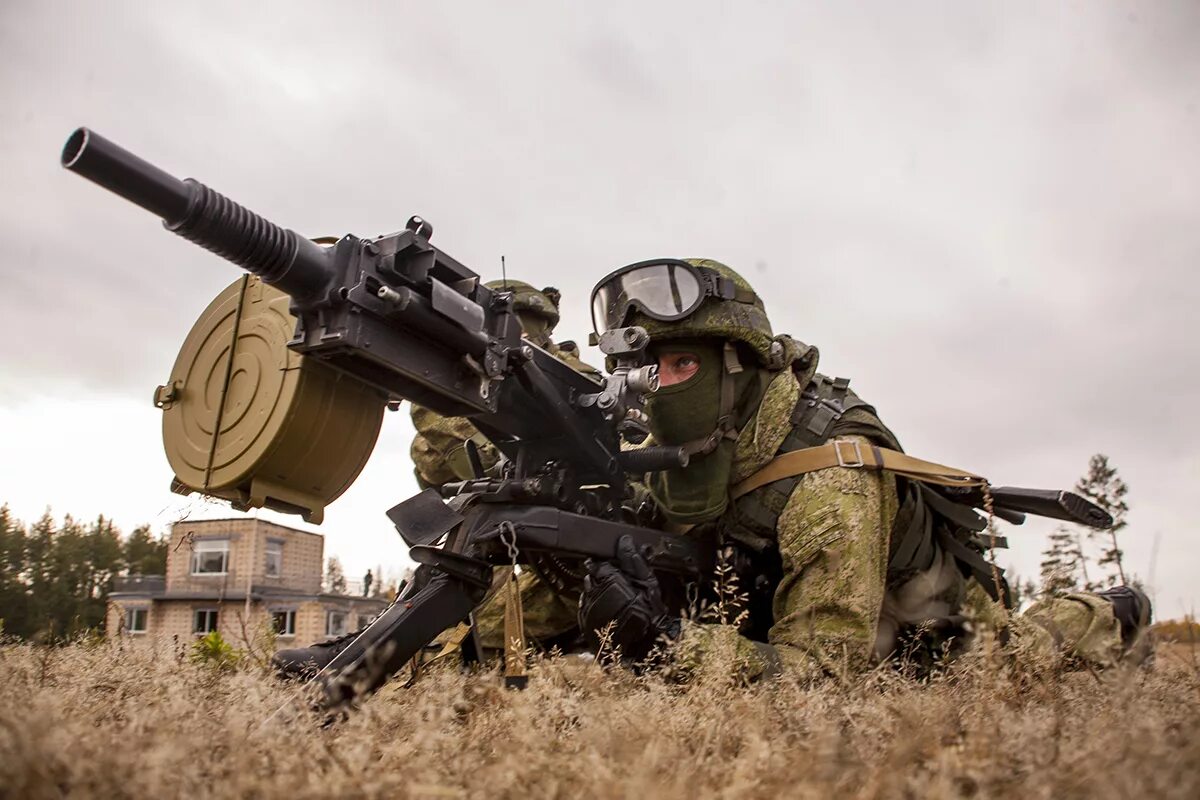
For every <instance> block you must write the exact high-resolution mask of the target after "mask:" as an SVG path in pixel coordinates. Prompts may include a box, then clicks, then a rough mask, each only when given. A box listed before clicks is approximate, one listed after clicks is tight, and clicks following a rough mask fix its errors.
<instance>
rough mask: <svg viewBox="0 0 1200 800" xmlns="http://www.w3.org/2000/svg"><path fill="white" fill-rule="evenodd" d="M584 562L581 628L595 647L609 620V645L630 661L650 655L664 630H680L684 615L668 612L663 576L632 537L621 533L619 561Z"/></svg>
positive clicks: (671, 634)
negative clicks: (661, 586) (660, 579)
mask: <svg viewBox="0 0 1200 800" xmlns="http://www.w3.org/2000/svg"><path fill="white" fill-rule="evenodd" d="M585 566H586V567H587V575H585V576H584V579H583V594H582V595H581V596H580V598H579V627H580V629H581V630H582V631H583V633H584V636H585V637H587V640H588V642H589V643H591V645H592V646H593V647H596V646H598V645H599V637H598V636H597V632H598V631H603V630H604V629H605V627H607V626H608V625H609V624H610V623H611V625H612V628H611V630H610V634H609V635H610V637H611V639H610V645H611V646H612V647H617V648H620V650H621V654H622V656H624V657H625V659H627V660H631V661H639V660H641V659H643V658H645V656H646V654H647V653H648V652H649V651H650V648H651V647H652V646H653V645H654V642H655V640H656V639H658V637H659V636H660V635H663V634H665V635H666V636H667V637H668V638H673V637H674V636H677V635H678V634H679V620H678V619H674V618H672V617H669V616H668V615H667V606H666V604H665V603H664V602H663V599H662V591H661V590H660V589H659V586H658V578H656V577H654V573H653V572H652V571H651V569H650V567H649V565H648V564H646V560H645V559H644V558H642V556H641V555H640V554H639V553H638V551H637V548H636V547H635V546H634V544H633V539H632V538H631V537H629V536H622V537H621V539H620V540H619V541H618V542H617V558H616V560H615V561H601V562H594V561H592V560H590V559H589V560H588V561H587V562H586V564H585Z"/></svg>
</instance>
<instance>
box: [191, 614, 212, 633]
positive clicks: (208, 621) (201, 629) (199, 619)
mask: <svg viewBox="0 0 1200 800" xmlns="http://www.w3.org/2000/svg"><path fill="white" fill-rule="evenodd" d="M216 629H217V610H216V609H215V608H198V609H196V611H195V612H194V613H193V615H192V633H212V632H213V631H215V630H216Z"/></svg>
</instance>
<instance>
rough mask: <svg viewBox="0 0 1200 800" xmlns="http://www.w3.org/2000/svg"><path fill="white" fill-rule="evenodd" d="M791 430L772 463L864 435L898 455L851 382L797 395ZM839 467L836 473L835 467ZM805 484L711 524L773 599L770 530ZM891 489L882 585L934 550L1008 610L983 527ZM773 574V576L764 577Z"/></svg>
mask: <svg viewBox="0 0 1200 800" xmlns="http://www.w3.org/2000/svg"><path fill="white" fill-rule="evenodd" d="M791 423H792V428H791V431H790V432H789V433H788V435H787V437H786V438H785V439H784V440H783V444H781V445H780V447H779V449H778V451H777V452H776V457H778V456H780V455H783V454H784V453H790V452H793V451H796V450H802V449H805V448H810V447H817V446H820V445H823V444H825V443H826V442H828V441H831V440H833V439H838V438H842V437H847V436H862V437H865V438H866V439H868V440H869V441H870V442H871V443H872V444H874V445H876V446H878V447H886V448H889V449H891V450H896V451H900V452H903V450H902V449H901V447H900V443H899V442H898V441H897V439H896V437H895V435H894V434H893V433H892V432H891V431H890V430H888V428H887V427H886V426H885V425H884V424H883V422H882V421H880V419H879V417H878V416H877V414H876V412H875V409H874V407H872V406H871V405H869V404H867V403H866V402H864V401H863V400H862V399H861V398H859V397H858V395H856V394H855V393H854V392H853V391H851V390H850V381H849V380H848V379H846V378H833V379H831V378H828V377H826V376H824V375H820V374H817V375H814V376H813V378H812V380H811V381H810V382H809V384H808V385H807V386H806V387H805V388H804V390H803V391H802V392H801V394H800V399H799V401H798V402H797V404H796V407H795V410H794V411H793V412H792V416H791ZM839 468H842V467H833V469H839ZM803 478H804V476H803V475H794V476H789V477H785V478H781V479H779V480H776V481H774V482H772V483H768V484H766V485H764V486H761V487H759V488H757V489H755V490H753V491H751V492H749V493H748V494H745V495H744V496H742V497H740V498H737V499H736V500H735V501H734V502H733V503H732V504H731V507H730V509H729V510H728V511H726V513H725V514H724V515H722V518H721V519H720V520H719V521H718V522H717V531H718V533H719V535H720V536H721V538H722V540H724V541H733V542H737V543H739V544H741V545H743V546H744V547H745V548H748V549H749V550H750V551H752V553H753V554H754V556H753V557H754V559H755V561H757V562H758V564H757V565H756V566H757V568H758V569H759V570H760V574H761V571H762V570H763V569H764V568H765V570H766V572H767V573H768V575H769V578H768V580H769V582H770V583H771V584H772V585H771V586H770V587H769V588H770V590H771V591H772V592H773V590H774V585H777V584H778V577H781V574H782V573H781V565H780V564H779V563H778V562H779V555H778V543H777V540H776V523H777V522H778V520H779V516H780V514H782V513H783V509H784V506H785V505H787V502H788V499H789V498H790V497H791V495H792V492H793V490H795V488H796V486H797V485H798V484H799V483H800V481H801V480H803ZM896 490H897V494H898V495H899V501H900V505H899V510H898V512H897V514H896V518H895V521H894V523H893V525H892V532H891V543H890V547H889V550H888V568H887V585H888V586H889V587H893V586H899V585H901V584H903V583H904V582H905V581H906V580H908V579H909V578H911V577H912V576H913V575H915V574H917V573H919V572H922V571H924V570H926V569H928V568H929V567H930V566H931V565H932V564H933V561H934V558H935V556H936V555H937V551H938V549H939V548H940V549H941V550H942V551H944V552H945V553H947V554H949V555H951V556H953V558H954V559H955V561H956V562H957V563H958V565H959V568H960V569H961V570H962V572H963V575H964V576H968V577H973V578H975V580H976V581H977V582H978V583H979V584H980V585H981V586H982V587H983V588H984V589H985V590H986V591H987V592H988V594H989V595H990V596H991V597H992V599H993V600H1000V599H1003V601H1004V603H1005V605H1009V602H1010V601H1009V592H1008V586H1007V584H1006V583H1005V581H1004V579H1003V577H1000V579H999V581H998V583H999V590H997V580H996V574H995V573H994V572H993V570H994V569H997V570H998V569H999V568H996V567H993V565H992V564H991V563H990V562H989V561H988V560H987V559H986V558H985V557H984V553H985V552H986V550H987V542H986V541H985V540H984V539H982V538H981V537H980V536H979V534H981V533H983V532H984V531H985V530H986V529H987V521H986V520H985V519H983V518H982V517H981V516H979V515H978V514H976V513H975V512H974V511H972V510H971V509H970V508H968V507H967V506H964V505H960V504H958V503H955V502H953V501H951V500H948V499H946V498H945V497H944V496H943V495H941V494H939V493H938V492H937V491H936V490H935V489H933V488H930V486H928V485H926V484H924V483H922V482H920V481H918V480H913V479H907V478H904V477H900V476H897V478H896ZM1005 545H1006V543H1005V542H1004V540H1003V539H1002V538H1001V537H994V539H993V541H992V546H994V547H1004V546H1005ZM772 572H778V573H779V575H778V576H776V575H770V573H772ZM1000 572H1001V573H1002V572H1003V571H1002V570H1000ZM759 583H760V586H759V587H758V588H767V587H763V586H761V583H762V581H759ZM767 609H769V606H767ZM767 609H760V610H761V611H765V610H767Z"/></svg>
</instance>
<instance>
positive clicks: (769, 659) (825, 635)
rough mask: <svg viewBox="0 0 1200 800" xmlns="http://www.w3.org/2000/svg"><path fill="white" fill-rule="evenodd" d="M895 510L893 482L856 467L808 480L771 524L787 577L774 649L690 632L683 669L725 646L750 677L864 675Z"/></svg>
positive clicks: (683, 645) (682, 649)
mask: <svg viewBox="0 0 1200 800" xmlns="http://www.w3.org/2000/svg"><path fill="white" fill-rule="evenodd" d="M864 441H865V440H864ZM897 506H898V500H897V496H896V486H895V479H894V478H893V477H892V476H890V475H887V474H881V473H876V472H867V471H865V470H853V469H826V470H821V471H819V472H813V473H810V474H808V475H805V476H804V478H803V479H802V480H801V481H800V483H799V484H798V485H797V487H796V489H795V490H794V491H793V492H792V495H791V497H790V498H789V499H788V502H787V505H786V506H785V507H784V509H783V513H782V514H781V515H780V517H779V522H778V524H777V527H776V533H777V535H778V540H779V552H780V555H781V556H782V562H783V579H782V580H781V581H780V582H779V586H778V588H777V589H776V591H775V598H774V603H773V610H774V625H773V626H772V628H771V630H770V633H769V641H770V647H767V646H764V645H762V644H759V643H754V642H750V641H749V640H742V641H741V642H740V643H734V642H732V641H731V634H730V633H728V632H721V631H715V630H713V628H714V626H705V625H686V626H685V627H684V630H683V632H682V634H681V637H680V645H679V651H678V652H679V653H680V658H681V659H682V661H683V665H684V666H685V667H688V666H696V665H698V664H699V662H700V661H701V660H702V659H704V658H706V653H705V651H706V650H707V649H709V648H710V647H717V648H718V649H720V648H721V642H723V641H725V642H727V644H726V645H725V649H726V650H728V651H730V652H731V653H733V655H734V656H735V657H736V658H737V659H738V669H739V670H740V671H741V672H742V674H743V675H744V676H745V677H747V678H750V679H753V678H755V677H758V676H761V675H765V674H768V673H771V672H775V671H778V670H780V669H787V670H789V671H793V670H799V671H804V672H809V671H812V670H813V669H818V670H820V671H822V672H825V673H832V674H839V675H840V674H845V673H846V672H858V671H862V670H865V669H867V668H868V667H869V666H870V664H871V663H872V661H873V659H874V657H875V637H876V631H877V629H878V625H879V613H880V608H881V607H882V604H883V598H884V592H885V590H886V580H887V559H888V544H889V539H890V532H891V528H892V522H893V520H894V519H895V515H896V510H897ZM739 638H740V637H739Z"/></svg>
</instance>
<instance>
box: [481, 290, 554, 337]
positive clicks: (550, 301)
mask: <svg viewBox="0 0 1200 800" xmlns="http://www.w3.org/2000/svg"><path fill="white" fill-rule="evenodd" d="M484 286H486V287H487V288H489V289H491V290H492V291H497V292H512V293H513V311H515V312H517V314H519V315H520V316H522V317H523V316H525V315H527V314H528V315H530V316H534V317H540V318H541V319H543V320H545V321H546V325H547V328H548V329H550V330H553V329H554V326H555V325H557V324H558V302H559V299H560V294H559V291H558V289H555V288H554V287H552V286H547V287H546V288H545V289H542V290H541V291H539V290H537V289H535V288H533V286H532V285H530V284H528V283H525V282H524V281H513V280H496V281H488V282H487V283H485V284H484Z"/></svg>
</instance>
